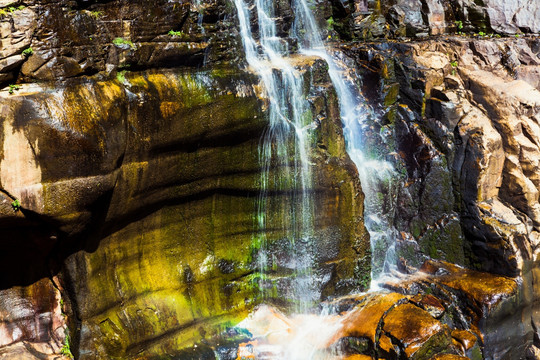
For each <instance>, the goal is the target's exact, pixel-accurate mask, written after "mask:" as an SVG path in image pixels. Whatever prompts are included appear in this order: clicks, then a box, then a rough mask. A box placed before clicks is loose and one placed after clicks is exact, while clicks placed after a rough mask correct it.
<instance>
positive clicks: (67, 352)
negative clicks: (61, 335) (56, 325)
mask: <svg viewBox="0 0 540 360" xmlns="http://www.w3.org/2000/svg"><path fill="white" fill-rule="evenodd" d="M69 341H70V340H69V333H68V332H67V331H66V340H65V342H64V346H62V349H60V354H62V355H64V356H67V357H68V358H70V359H73V354H72V353H71V346H70V344H69Z"/></svg>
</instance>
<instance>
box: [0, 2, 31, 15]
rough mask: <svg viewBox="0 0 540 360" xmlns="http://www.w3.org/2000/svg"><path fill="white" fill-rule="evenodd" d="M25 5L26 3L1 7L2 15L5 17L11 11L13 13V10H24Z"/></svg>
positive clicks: (0, 12) (0, 13)
mask: <svg viewBox="0 0 540 360" xmlns="http://www.w3.org/2000/svg"><path fill="white" fill-rule="evenodd" d="M24 8H25V6H24V5H21V6H17V7H15V6H10V7H8V8H3V9H0V17H3V16H6V15H8V14H9V13H12V12H15V11H17V10H22V9H24Z"/></svg>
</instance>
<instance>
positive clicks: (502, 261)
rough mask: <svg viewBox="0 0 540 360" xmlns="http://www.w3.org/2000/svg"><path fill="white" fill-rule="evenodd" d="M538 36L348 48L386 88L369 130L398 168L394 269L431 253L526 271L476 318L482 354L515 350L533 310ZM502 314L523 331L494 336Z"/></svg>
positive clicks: (406, 268)
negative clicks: (516, 290)
mask: <svg viewBox="0 0 540 360" xmlns="http://www.w3.org/2000/svg"><path fill="white" fill-rule="evenodd" d="M536 43H537V40H536V38H526V39H523V38H517V39H516V38H514V39H491V40H488V39H481V38H480V39H478V38H472V39H468V38H463V37H452V38H448V39H444V40H429V41H422V42H416V43H414V42H413V43H408V44H395V45H393V44H392V45H388V44H363V45H358V46H357V47H355V48H352V49H351V53H354V54H355V56H356V57H357V59H358V60H359V61H360V62H361V63H362V64H366V63H367V68H369V69H371V70H375V69H379V73H380V74H381V75H380V78H378V79H377V78H376V77H374V76H373V75H371V76H372V77H371V79H372V81H375V80H374V79H377V80H376V81H375V83H376V82H377V81H380V82H379V84H382V85H380V86H382V87H383V89H385V93H383V95H384V96H385V97H384V98H377V97H373V98H372V99H373V101H375V102H377V101H378V102H380V103H384V104H385V115H384V116H383V117H382V119H381V120H379V122H375V123H374V128H373V130H372V131H373V133H377V132H383V131H384V133H387V134H391V136H389V137H388V138H387V139H385V140H384V141H383V142H382V145H381V144H379V146H383V147H384V146H387V147H390V148H391V147H392V146H395V148H394V149H395V151H396V153H395V155H394V156H392V157H391V159H393V162H394V164H396V167H397V168H398V169H399V168H401V169H403V171H404V172H406V175H405V176H404V178H405V181H404V183H405V187H404V189H403V190H402V191H400V194H399V195H398V197H397V201H396V204H397V206H398V208H399V211H398V214H400V215H398V216H397V217H396V219H397V220H398V221H397V229H398V230H400V231H401V234H400V238H399V239H398V241H397V244H396V249H397V256H398V257H400V258H401V259H400V261H399V263H398V268H399V270H400V271H402V272H406V273H412V272H414V271H415V268H416V269H417V268H418V267H419V266H420V264H421V263H422V261H423V259H425V258H426V257H430V258H439V259H447V260H450V261H452V262H455V263H461V264H465V265H467V266H470V267H475V268H477V269H481V270H483V271H488V272H491V273H496V274H501V275H506V276H512V277H520V278H521V279H523V282H521V288H520V295H519V296H518V297H517V298H516V299H515V300H513V302H512V305H507V308H504V307H503V308H501V310H500V313H498V314H494V315H493V317H492V318H491V319H490V320H487V321H486V323H485V324H486V325H485V329H486V337H485V341H486V344H489V345H486V347H485V353H484V356H486V357H488V358H489V356H491V355H490V354H495V353H496V352H495V350H493V349H500V350H498V351H499V353H507V354H508V355H506V357H507V358H512V356H513V355H510V354H511V350H509V349H510V348H512V349H514V350H515V351H520V354H523V357H524V356H525V349H526V347H527V346H529V345H531V344H533V342H534V341H533V338H532V337H531V336H532V334H534V333H536V330H535V329H536V328H531V327H530V326H529V325H528V324H529V322H532V323H533V324H536V322H537V321H538V320H537V319H536V315H535V311H536V310H535V309H536V305H534V301H532V299H534V298H537V296H538V295H537V294H538V288H537V287H536V285H535V284H536V281H535V276H536V275H535V268H536V267H537V257H538V254H537V252H538V250H537V246H538V245H537V240H536V239H537V233H538V229H537V222H538V221H537V207H538V189H539V187H538V183H537V180H536V177H537V175H538V163H537V159H538V158H539V155H540V154H539V153H538V151H539V147H538V139H539V137H538V131H537V128H538V126H539V119H538V111H539V110H540V108H539V101H540V92H539V91H538V80H537V77H536V75H535V74H536V73H537V71H538V70H539V69H538V66H539V64H540V59H539V58H538V50H537V45H536ZM418 204H421V205H420V206H419V205H418ZM437 217H439V220H436V219H437ZM426 219H431V220H428V221H426ZM455 225H457V226H458V227H457V228H452V226H455ZM461 231H463V233H461ZM433 234H435V236H433ZM480 302H481V301H480ZM518 304H520V305H518ZM521 306H523V307H524V310H523V311H522V310H518V309H519V308H520V307H521ZM513 313H518V314H520V316H522V318H525V319H527V320H525V321H521V320H517V319H516V318H514V317H513V316H512V315H511V314H513ZM503 314H504V315H503ZM529 320H530V321H529ZM496 323H498V324H499V325H498V326H499V327H500V328H501V330H497V326H496V325H495V324H496ZM510 323H513V324H514V327H515V326H517V325H516V324H521V325H519V331H517V330H516V329H515V328H514V329H513V330H507V332H506V333H509V332H510V333H516V332H518V333H519V334H520V335H519V336H518V337H517V338H515V339H512V340H510V339H509V338H508V337H507V336H505V335H502V334H503V332H504V330H502V329H509V327H510V326H511V325H509V324H510ZM506 326H508V328H506ZM534 326H536V325H534ZM523 339H526V340H525V343H523V342H522V341H523ZM491 351H494V352H493V353H492V352H491ZM531 351H532V350H531ZM502 358H504V357H502Z"/></svg>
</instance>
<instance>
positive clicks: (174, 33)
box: [169, 30, 184, 37]
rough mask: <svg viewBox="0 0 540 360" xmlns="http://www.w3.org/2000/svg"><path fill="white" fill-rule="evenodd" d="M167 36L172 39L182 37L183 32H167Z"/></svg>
mask: <svg viewBox="0 0 540 360" xmlns="http://www.w3.org/2000/svg"><path fill="white" fill-rule="evenodd" d="M169 36H172V37H176V36H178V37H182V36H184V32H183V31H174V30H171V31H169Z"/></svg>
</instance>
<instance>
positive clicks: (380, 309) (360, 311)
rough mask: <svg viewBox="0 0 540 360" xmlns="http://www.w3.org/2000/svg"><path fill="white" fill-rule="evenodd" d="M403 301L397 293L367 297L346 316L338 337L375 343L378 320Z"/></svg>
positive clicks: (403, 297)
mask: <svg viewBox="0 0 540 360" xmlns="http://www.w3.org/2000/svg"><path fill="white" fill-rule="evenodd" d="M404 299H406V297H405V296H404V295H401V294H397V293H390V294H374V295H372V296H369V297H368V299H367V301H366V302H364V303H363V304H361V305H358V306H357V307H356V308H355V309H353V310H352V311H351V312H350V313H348V314H347V315H346V318H345V319H344V323H345V325H344V326H343V329H342V334H341V335H340V336H339V337H346V336H352V337H358V338H367V339H370V340H371V342H372V343H375V338H376V334H377V329H378V326H379V321H380V319H381V318H382V317H383V316H384V314H385V313H386V312H387V311H388V310H389V309H390V308H392V307H393V306H394V305H395V304H396V303H398V302H399V301H401V300H404Z"/></svg>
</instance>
